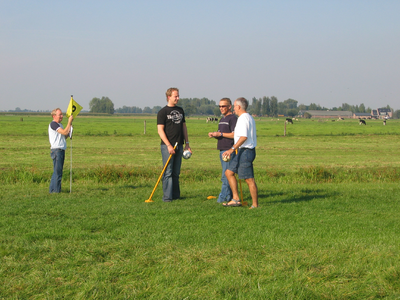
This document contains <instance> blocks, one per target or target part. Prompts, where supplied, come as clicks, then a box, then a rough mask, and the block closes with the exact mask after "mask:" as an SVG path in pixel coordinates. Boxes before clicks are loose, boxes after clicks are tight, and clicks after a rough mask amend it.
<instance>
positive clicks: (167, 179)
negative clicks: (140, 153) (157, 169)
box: [161, 145, 174, 202]
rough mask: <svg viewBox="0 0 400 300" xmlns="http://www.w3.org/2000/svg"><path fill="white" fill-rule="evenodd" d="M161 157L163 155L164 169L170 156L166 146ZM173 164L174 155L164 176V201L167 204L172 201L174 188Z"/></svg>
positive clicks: (162, 149)
mask: <svg viewBox="0 0 400 300" xmlns="http://www.w3.org/2000/svg"><path fill="white" fill-rule="evenodd" d="M161 155H162V161H163V167H164V166H165V164H166V163H167V161H168V158H169V156H170V154H169V152H168V147H167V146H166V145H161ZM173 163H174V155H172V156H171V160H170V161H169V164H168V166H167V168H166V169H165V171H164V174H163V176H162V188H163V201H165V202H170V201H172V188H173V183H172V169H173V168H172V164H173Z"/></svg>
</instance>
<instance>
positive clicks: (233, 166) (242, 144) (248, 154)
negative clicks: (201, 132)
mask: <svg viewBox="0 0 400 300" xmlns="http://www.w3.org/2000/svg"><path fill="white" fill-rule="evenodd" d="M248 106H249V102H248V101H247V100H246V99H245V98H238V99H236V101H235V103H234V106H233V110H234V112H235V114H236V115H237V116H238V117H239V118H238V120H237V123H236V127H235V130H234V143H235V144H234V145H233V147H232V148H231V149H229V150H227V151H226V152H224V153H223V154H222V155H223V156H228V157H230V156H231V155H232V153H233V152H235V151H236V150H237V155H236V156H235V157H233V158H232V160H231V161H230V163H229V167H228V169H227V170H226V172H225V175H226V177H227V178H228V181H229V186H230V187H231V190H232V200H231V201H229V202H228V203H224V204H223V205H224V206H225V207H228V206H233V207H235V206H242V203H241V202H240V198H239V192H238V188H237V181H236V177H235V174H238V176H239V179H244V180H245V181H246V183H247V185H248V187H249V190H250V194H251V198H252V200H253V204H252V205H251V207H250V208H256V207H258V189H257V184H256V182H255V180H254V169H253V161H254V159H255V158H256V149H255V147H256V146H257V135H256V123H255V121H254V119H253V117H252V116H251V115H250V114H249V113H247V107H248Z"/></svg>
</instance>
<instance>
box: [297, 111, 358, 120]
mask: <svg viewBox="0 0 400 300" xmlns="http://www.w3.org/2000/svg"><path fill="white" fill-rule="evenodd" d="M305 113H308V114H310V115H311V118H325V119H329V118H330V119H332V118H336V119H339V118H343V119H344V118H346V119H351V118H353V113H352V112H351V111H342V110H300V111H299V117H301V118H303V117H304V114H305Z"/></svg>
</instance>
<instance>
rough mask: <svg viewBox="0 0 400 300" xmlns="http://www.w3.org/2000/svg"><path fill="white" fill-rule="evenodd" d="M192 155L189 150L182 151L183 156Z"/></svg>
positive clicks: (187, 157)
mask: <svg viewBox="0 0 400 300" xmlns="http://www.w3.org/2000/svg"><path fill="white" fill-rule="evenodd" d="M191 156H192V153H191V152H190V151H189V150H185V151H183V158H184V159H189V158H190V157H191Z"/></svg>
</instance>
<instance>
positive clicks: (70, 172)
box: [69, 137, 72, 194]
mask: <svg viewBox="0 0 400 300" xmlns="http://www.w3.org/2000/svg"><path fill="white" fill-rule="evenodd" d="M70 140H71V167H70V169H69V193H70V194H71V193H72V137H71V138H70Z"/></svg>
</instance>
